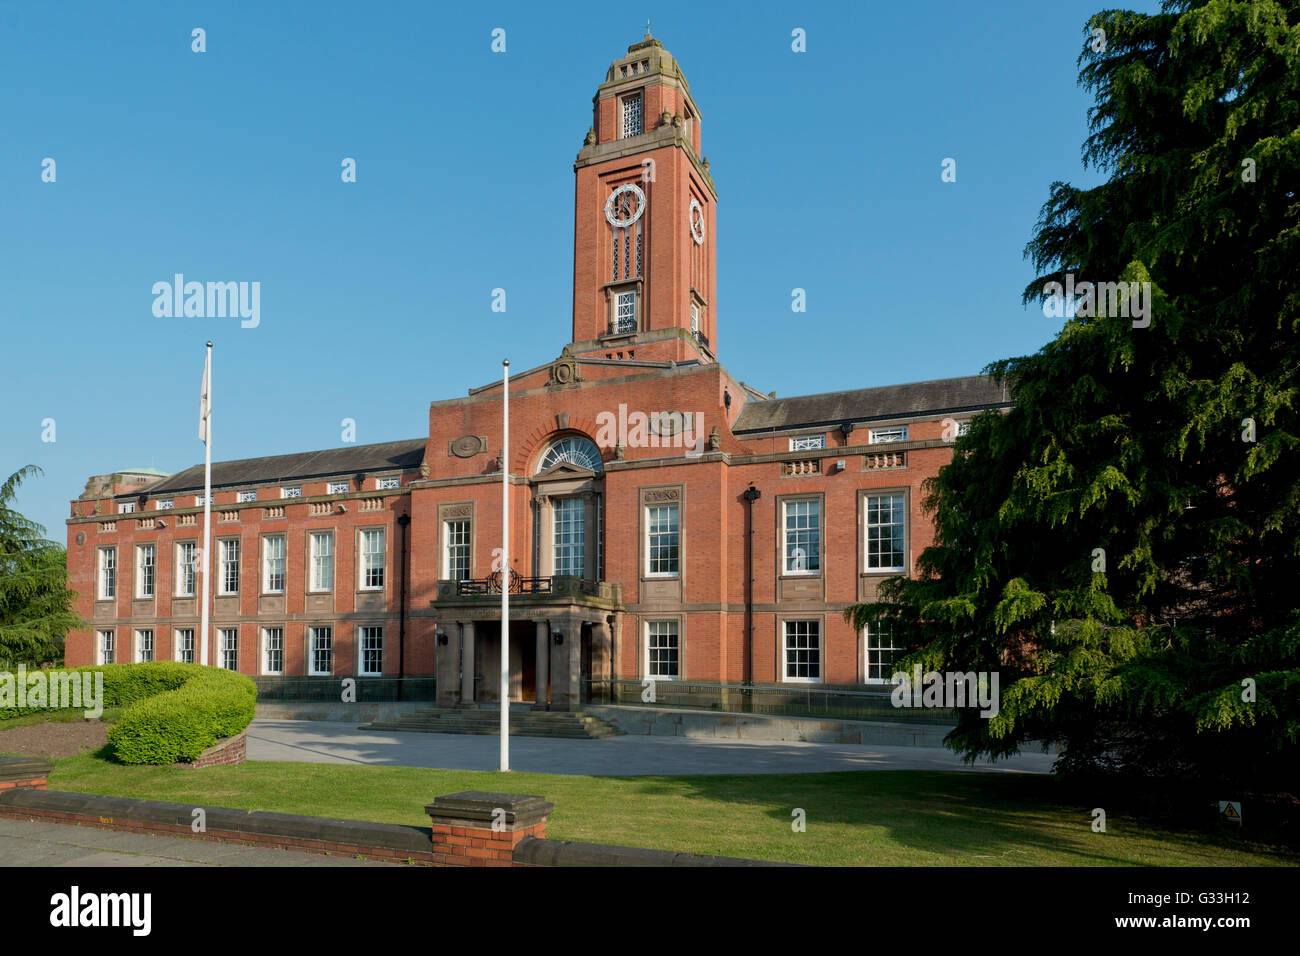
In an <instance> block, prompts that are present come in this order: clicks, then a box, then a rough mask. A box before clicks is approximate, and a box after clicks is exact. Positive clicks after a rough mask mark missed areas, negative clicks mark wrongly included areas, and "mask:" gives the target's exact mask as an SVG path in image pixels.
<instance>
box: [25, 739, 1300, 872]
mask: <svg viewBox="0 0 1300 956" xmlns="http://www.w3.org/2000/svg"><path fill="white" fill-rule="evenodd" d="M49 785H50V789H51V790H74V791H81V792H87V793H103V794H112V795H115V796H126V797H143V798H150V799H154V800H166V801H174V802H179V803H194V804H196V805H198V804H203V805H207V806H222V807H236V808H243V809H252V810H271V811H278V812H282V813H303V814H310V815H314V816H328V817H343V818H347V819H355V820H373V821H379V822H385V823H405V824H413V825H417V826H427V825H428V823H429V818H428V817H426V816H425V815H424V812H423V807H424V804H425V803H428V802H429V801H430V800H431V799H432V798H433V797H435V796H437V795H439V794H446V793H454V792H456V791H458V790H498V791H507V792H512V793H535V794H541V795H543V796H545V797H546V798H547V799H548V800H550V801H552V802H554V803H555V813H554V814H553V815H552V817H551V821H550V824H549V826H548V828H547V835H548V836H549V837H552V838H554V839H562V840H586V841H592V842H598V843H614V844H621V845H624V846H640V847H652V848H658V849H666V850H680V851H687V852H694V853H711V854H721V855H725V856H741V857H753V858H757V859H765V860H782V861H788V862H794V863H815V864H835V865H864V864H865V865H881V866H912V865H952V864H962V865H979V866H1003V865H1012V866H1124V865H1143V866H1239V865H1256V866H1258V865H1292V866H1294V865H1297V864H1298V863H1300V856H1297V855H1294V854H1290V853H1288V852H1286V851H1284V850H1282V849H1278V848H1270V847H1265V846H1258V845H1253V844H1250V843H1247V842H1246V841H1244V840H1242V839H1241V838H1240V837H1239V836H1238V835H1237V834H1233V833H1205V834H1200V833H1189V832H1173V831H1169V830H1165V829H1161V828H1158V827H1155V826H1153V825H1151V824H1150V823H1147V822H1144V821H1139V820H1136V819H1134V818H1132V817H1126V816H1124V815H1123V814H1121V813H1119V812H1114V813H1108V818H1107V832H1106V833H1093V832H1092V829H1091V821H1092V816H1091V808H1090V807H1084V806H1074V805H1069V803H1068V802H1065V801H1062V799H1061V798H1060V795H1059V793H1060V791H1059V785H1058V784H1057V782H1056V781H1055V780H1054V779H1052V778H1050V777H1047V776H1037V775H1032V776H1031V775H1013V774H986V773H957V772H941V771H911V770H899V771H862V772H850V773H822V774H762V775H746V776H691V777H573V776H559V775H551V774H534V773H511V774H508V775H502V774H498V773H491V772H476V771H458V770H426V769H418V768H411V767H374V766H357V765H341V764H310V763H269V762H250V763H247V764H244V765H242V766H237V767H212V768H209V769H206V770H199V771H195V770H188V769H184V768H172V767H138V766H134V767H128V766H122V765H120V764H115V763H112V762H110V761H109V760H107V759H105V758H104V757H103V756H102V755H97V754H84V755H82V756H79V757H68V758H65V759H63V760H60V761H57V764H56V768H55V770H54V773H53V775H52V776H51V778H50V784H49ZM796 807H799V808H803V809H804V810H805V811H806V813H807V830H806V832H803V833H795V832H793V831H792V829H791V820H792V817H791V811H792V810H793V809H794V808H796Z"/></svg>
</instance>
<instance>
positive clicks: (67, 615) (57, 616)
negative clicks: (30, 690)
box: [0, 465, 84, 666]
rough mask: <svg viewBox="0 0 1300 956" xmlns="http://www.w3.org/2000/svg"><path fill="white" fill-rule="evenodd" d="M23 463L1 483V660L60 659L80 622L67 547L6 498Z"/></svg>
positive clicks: (32, 469)
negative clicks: (47, 535) (70, 583)
mask: <svg viewBox="0 0 1300 956" xmlns="http://www.w3.org/2000/svg"><path fill="white" fill-rule="evenodd" d="M39 474H41V470H40V469H39V468H37V467H36V466H35V465H28V466H26V467H25V468H21V469H19V470H18V471H16V472H14V473H13V474H12V475H10V476H9V477H8V478H7V479H6V480H5V482H4V483H3V484H0V665H6V664H7V665H10V666H12V665H14V664H18V663H25V664H44V663H48V662H51V661H58V660H61V659H62V657H63V638H64V635H65V634H66V633H67V632H68V631H69V630H73V629H75V628H78V627H82V626H84V622H83V621H82V620H81V618H80V617H79V616H78V615H77V613H76V612H75V611H74V610H73V602H74V601H75V600H76V597H77V596H76V594H75V593H74V592H72V591H70V590H68V572H67V552H66V551H65V550H64V549H63V548H62V547H60V546H59V545H58V544H57V543H55V542H53V541H48V540H46V539H45V529H44V528H43V527H42V526H41V525H39V524H37V523H36V522H34V521H31V520H30V519H28V518H26V517H24V516H23V515H21V514H19V513H18V512H17V511H15V510H14V509H13V508H12V507H11V504H12V502H13V500H14V497H15V495H16V494H17V492H18V486H19V485H21V484H22V482H23V479H24V478H28V477H31V476H34V475H39Z"/></svg>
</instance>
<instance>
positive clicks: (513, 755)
mask: <svg viewBox="0 0 1300 956" xmlns="http://www.w3.org/2000/svg"><path fill="white" fill-rule="evenodd" d="M497 751H498V738H497V737H496V736H484V735H475V734H425V733H412V732H409V731H371V730H361V729H359V728H358V726H357V724H356V722H348V723H343V722H335V721H325V720H273V719H263V718H259V719H257V720H254V721H253V722H252V723H251V724H250V725H249V727H248V759H249V760H291V761H302V762H306V763H355V764H375V765H380V766H397V767H436V768H440V769H443V770H495V769H496V768H497V759H498V753H497ZM1055 759H1056V757H1055V755H1053V754H1042V753H1025V754H1020V755H1019V756H1017V757H1013V758H1011V759H1009V760H999V761H998V762H997V763H989V762H987V761H980V762H977V763H975V764H974V765H968V764H965V763H963V762H962V760H961V758H960V757H958V756H957V755H956V754H954V753H952V752H951V751H949V750H946V749H944V748H940V747H884V746H878V745H874V744H866V745H858V744H813V743H792V742H785V741H773V740H730V739H708V738H697V737H655V736H644V735H627V736H623V737H606V738H604V739H602V740H575V739H564V738H551V737H511V738H510V768H511V769H512V770H518V771H524V772H530V773H562V774H581V775H592V776H611V777H617V776H643V775H647V774H664V775H674V776H675V775H679V774H724V773H742V774H744V773H826V772H828V771H836V770H977V771H992V772H995V773H1047V772H1048V771H1049V770H1050V769H1051V766H1052V762H1053V761H1054V760H1055Z"/></svg>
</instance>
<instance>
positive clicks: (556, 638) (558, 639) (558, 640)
mask: <svg viewBox="0 0 1300 956" xmlns="http://www.w3.org/2000/svg"><path fill="white" fill-rule="evenodd" d="M551 640H552V641H553V642H554V643H555V646H556V647H559V646H560V645H561V644H563V643H564V635H563V634H562V633H561V632H559V631H551Z"/></svg>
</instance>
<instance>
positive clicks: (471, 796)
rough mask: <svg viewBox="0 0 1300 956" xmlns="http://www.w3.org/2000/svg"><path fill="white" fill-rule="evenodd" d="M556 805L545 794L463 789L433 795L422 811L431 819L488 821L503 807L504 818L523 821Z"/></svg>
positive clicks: (531, 820) (534, 818)
mask: <svg viewBox="0 0 1300 956" xmlns="http://www.w3.org/2000/svg"><path fill="white" fill-rule="evenodd" d="M554 809H555V804H553V803H548V802H547V801H546V798H545V797H542V796H537V795H536V794H523V793H492V792H490V791H487V790H462V791H461V792H460V793H449V794H447V795H446V796H442V797H434V799H433V803H430V804H426V805H425V808H424V812H425V813H427V814H428V815H429V816H430V817H432V818H433V819H434V820H438V819H439V818H453V819H457V820H483V821H486V822H489V823H491V822H492V821H493V819H495V818H496V817H495V816H494V814H495V811H497V810H504V811H505V822H506V823H508V824H515V825H524V824H529V823H534V822H536V821H538V820H542V819H545V818H546V817H547V816H549V815H550V813H551V811H552V810H554Z"/></svg>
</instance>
